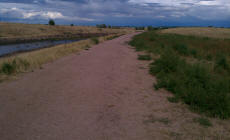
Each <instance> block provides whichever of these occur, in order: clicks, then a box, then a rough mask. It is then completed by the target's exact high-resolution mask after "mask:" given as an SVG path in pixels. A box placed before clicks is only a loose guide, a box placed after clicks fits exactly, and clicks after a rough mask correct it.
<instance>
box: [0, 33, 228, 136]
mask: <svg viewBox="0 0 230 140" xmlns="http://www.w3.org/2000/svg"><path fill="white" fill-rule="evenodd" d="M133 35H134V34H130V35H125V36H122V37H119V38H117V39H114V40H111V41H107V42H104V43H102V44H99V45H97V46H94V47H92V48H91V49H90V50H89V51H82V52H81V53H80V54H74V55H71V56H68V57H65V58H62V59H60V60H58V61H55V62H53V63H51V64H48V65H45V66H44V68H43V69H41V70H37V71H35V72H33V73H28V74H25V75H24V76H23V77H21V78H20V79H19V80H17V81H13V82H7V83H2V84H0V139H1V140H153V139H179V138H182V139H190V138H194V136H197V137H199V138H203V136H204V137H206V136H207V137H208V136H209V135H210V134H209V133H206V131H205V132H202V133H201V130H204V128H202V127H200V126H199V125H197V124H194V123H193V122H191V120H192V119H193V118H192V117H191V116H195V115H194V114H191V113H190V112H189V111H186V110H185V109H184V108H181V107H179V105H177V104H171V103H169V102H168V101H167V99H166V96H169V94H168V93H166V92H164V91H158V92H156V91H154V89H153V82H154V81H155V79H154V78H153V77H151V76H150V75H149V74H148V68H147V67H148V63H147V62H146V63H145V62H141V61H138V60H137V54H136V52H135V51H134V50H133V49H131V48H130V46H128V45H127V44H126V43H125V42H127V41H128V40H130V38H131V37H132V36H133ZM191 126H192V127H191ZM219 131H221V132H222V133H224V132H225V128H223V129H221V130H219V129H218V131H214V130H213V131H212V134H215V133H217V134H220V133H219ZM226 131H228V130H226Z"/></svg>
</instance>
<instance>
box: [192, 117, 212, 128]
mask: <svg viewBox="0 0 230 140" xmlns="http://www.w3.org/2000/svg"><path fill="white" fill-rule="evenodd" d="M194 121H195V122H198V123H199V124H200V125H202V126H205V127H210V126H212V123H211V122H210V121H209V120H208V119H206V118H203V117H201V118H195V119H194Z"/></svg>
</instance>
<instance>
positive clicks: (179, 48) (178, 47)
mask: <svg viewBox="0 0 230 140" xmlns="http://www.w3.org/2000/svg"><path fill="white" fill-rule="evenodd" d="M173 49H175V50H176V51H177V52H178V53H180V54H183V55H188V54H189V49H188V46H187V45H185V44H176V45H173Z"/></svg>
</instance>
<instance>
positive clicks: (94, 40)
mask: <svg viewBox="0 0 230 140" xmlns="http://www.w3.org/2000/svg"><path fill="white" fill-rule="evenodd" d="M91 40H92V42H93V43H94V44H99V40H98V38H96V37H94V38H91Z"/></svg>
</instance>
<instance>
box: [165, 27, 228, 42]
mask: <svg viewBox="0 0 230 140" xmlns="http://www.w3.org/2000/svg"><path fill="white" fill-rule="evenodd" d="M161 32H162V33H174V34H181V35H193V36H201V37H211V38H227V39H230V29H227V28H208V27H203V28H202V27H187V28H172V29H165V30H162V31H161Z"/></svg>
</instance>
